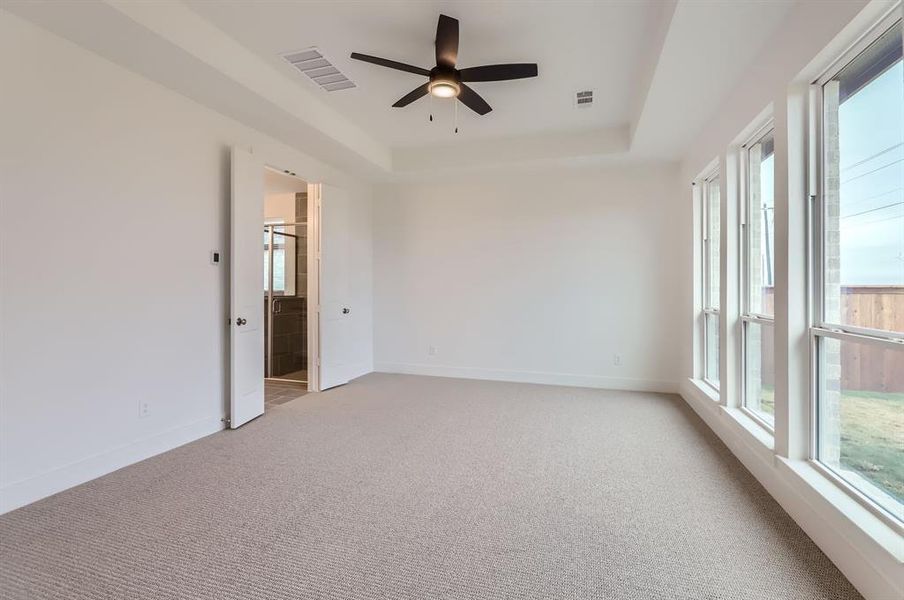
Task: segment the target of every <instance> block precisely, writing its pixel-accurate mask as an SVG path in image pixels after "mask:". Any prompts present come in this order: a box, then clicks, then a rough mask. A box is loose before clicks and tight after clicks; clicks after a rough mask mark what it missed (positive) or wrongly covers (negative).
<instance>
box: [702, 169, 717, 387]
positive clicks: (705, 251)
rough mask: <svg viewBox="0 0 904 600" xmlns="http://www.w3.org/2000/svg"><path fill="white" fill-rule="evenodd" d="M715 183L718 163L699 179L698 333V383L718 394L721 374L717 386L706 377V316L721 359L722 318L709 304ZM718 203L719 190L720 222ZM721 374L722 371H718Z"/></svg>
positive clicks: (707, 360) (707, 329)
mask: <svg viewBox="0 0 904 600" xmlns="http://www.w3.org/2000/svg"><path fill="white" fill-rule="evenodd" d="M714 181H715V182H716V184H717V185H719V186H721V179H720V167H719V163H718V162H717V163H716V165H715V166H714V167H713V168H711V169H709V170H708V171H707V174H706V175H704V176H703V177H702V178H701V179H700V219H701V221H700V232H701V235H700V247H701V261H700V265H701V276H700V285H701V290H700V291H701V296H700V297H701V304H702V310H701V331H702V337H703V340H702V341H703V343H702V348H703V356H702V359H703V360H702V361H701V363H702V369H701V373H700V379H701V381H703V382H704V383H706V384H707V385H708V386H709V387H710V388H712V389H713V390H715V391H716V392H717V393H720V385H721V379H722V376H721V373H719V383H716V382H715V381H713V380H712V379H710V378H709V377H708V373H707V368H706V367H707V364H708V362H709V351H710V348H709V336H708V335H707V334H708V333H709V327H708V326H707V316H711V317H715V319H716V333H717V335H718V340H719V341H718V346H719V347H718V348H717V350H718V351H719V352H720V354H719V356H720V357H721V346H722V336H721V335H720V334H719V329H720V328H721V321H722V316H721V313H720V309H719V308H714V307H713V303H712V302H711V291H712V290H711V288H712V285H711V283H712V282H711V281H710V277H711V272H712V271H711V264H710V261H711V252H710V243H711V235H710V223H711V221H710V218H711V216H712V215H711V211H710V206H709V190H710V186H712V185H713V182H714ZM721 200H722V191H721V189H720V190H719V202H720V209H719V210H720V218H721ZM719 230H720V235H721V224H720V228H719ZM721 246H722V243H721V240H719V259H720V264H718V265H716V268H717V269H720V270H721V268H722V266H721V256H722V251H721V250H722V248H721ZM721 285H722V281H721V276H720V278H719V289H720V290H721ZM719 370H720V371H721V368H720V369H719Z"/></svg>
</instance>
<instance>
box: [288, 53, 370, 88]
mask: <svg viewBox="0 0 904 600" xmlns="http://www.w3.org/2000/svg"><path fill="white" fill-rule="evenodd" d="M282 57H283V58H284V59H285V60H286V62H288V63H289V64H290V65H292V67H294V68H295V69H296V70H298V71H301V72H302V73H304V74H305V75H307V76H308V77H309V78H310V79H311V81H313V82H314V83H316V84H317V85H319V86H320V87H321V88H323V89H325V90H326V91H328V92H336V91H339V90H347V89H349V88H353V87H355V82H353V81H352V80H351V79H349V78H348V77H346V76H345V75H343V74H342V73H340V72H339V69H337V68H336V67H334V66H333V64H332V63H331V62H330V61H329V60H327V59H326V58H325V57H324V56H323V54H321V52H320V50H318V49H317V48H308V49H307V50H300V51H298V52H289V53H287V54H283V55H282Z"/></svg>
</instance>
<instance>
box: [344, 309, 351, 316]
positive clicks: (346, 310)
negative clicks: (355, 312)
mask: <svg viewBox="0 0 904 600" xmlns="http://www.w3.org/2000/svg"><path fill="white" fill-rule="evenodd" d="M350 312H352V309H350V308H343V309H342V314H343V315H347V314H348V313H350Z"/></svg>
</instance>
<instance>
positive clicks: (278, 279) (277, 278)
mask: <svg viewBox="0 0 904 600" xmlns="http://www.w3.org/2000/svg"><path fill="white" fill-rule="evenodd" d="M279 223H282V221H279V222H275V223H269V224H267V225H265V226H264V293H267V292H269V291H270V250H271V248H270V242H271V239H272V242H273V248H272V250H273V293H274V294H275V295H285V294H286V258H287V257H286V245H287V244H286V240H287V239H288V236H289V235H290V234H288V233H287V232H286V227H285V226H284V225H280V224H279ZM271 230H272V231H271ZM271 234H272V237H271Z"/></svg>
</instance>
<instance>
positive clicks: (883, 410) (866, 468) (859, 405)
mask: <svg viewBox="0 0 904 600" xmlns="http://www.w3.org/2000/svg"><path fill="white" fill-rule="evenodd" d="M774 399H775V391H774V390H773V389H772V388H771V387H766V386H764V387H763V391H762V396H761V399H760V408H761V410H762V411H763V412H767V413H769V414H774V411H775V401H774ZM841 465H842V467H844V468H846V469H849V470H851V471H854V472H855V473H857V474H859V475H860V476H861V477H863V478H864V479H867V480H869V481H871V482H872V483H873V484H874V485H876V486H877V487H880V488H882V489H883V490H885V491H886V492H887V493H888V494H890V495H891V496H894V497H895V498H897V499H898V501H900V502H904V393H893V392H871V391H854V390H845V391H844V392H843V393H842V395H841Z"/></svg>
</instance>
